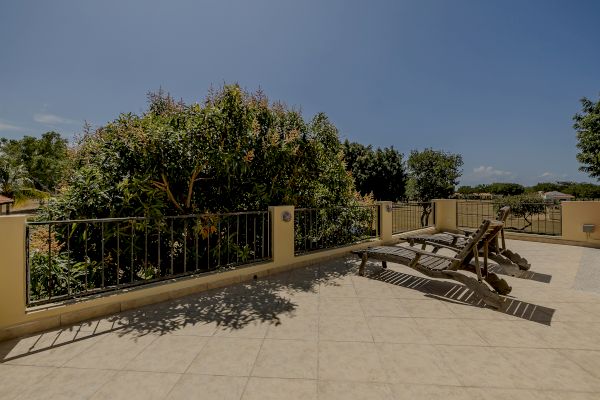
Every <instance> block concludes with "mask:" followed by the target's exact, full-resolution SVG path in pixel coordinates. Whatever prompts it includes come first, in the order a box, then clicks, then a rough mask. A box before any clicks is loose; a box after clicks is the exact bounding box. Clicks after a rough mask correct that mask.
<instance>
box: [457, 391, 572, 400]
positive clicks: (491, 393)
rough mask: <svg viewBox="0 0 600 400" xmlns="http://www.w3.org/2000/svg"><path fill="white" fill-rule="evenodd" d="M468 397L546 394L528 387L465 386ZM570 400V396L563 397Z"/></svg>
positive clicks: (488, 399) (534, 399)
mask: <svg viewBox="0 0 600 400" xmlns="http://www.w3.org/2000/svg"><path fill="white" fill-rule="evenodd" d="M465 391H466V392H467V393H468V395H469V396H470V398H472V399H473V400H506V399H515V400H544V399H547V397H546V394H545V393H543V392H540V391H539V390H530V389H503V388H466V389H465ZM564 399H565V400H567V399H568V400H571V397H565V398H564Z"/></svg>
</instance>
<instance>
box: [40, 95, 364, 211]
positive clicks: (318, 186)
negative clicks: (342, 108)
mask: <svg viewBox="0 0 600 400" xmlns="http://www.w3.org/2000/svg"><path fill="white" fill-rule="evenodd" d="M74 163H75V171H74V173H73V174H72V176H71V178H70V180H69V186H68V189H67V190H66V192H65V193H64V194H63V195H62V196H60V197H59V198H57V199H56V200H55V201H54V202H53V203H52V204H51V205H50V207H49V210H48V211H49V212H51V214H52V215H51V217H53V218H59V217H70V218H73V217H115V216H134V215H154V216H160V215H175V214H189V213H199V212H206V211H210V212H223V211H238V210H256V209H265V208H266V207H267V206H269V205H273V204H291V205H295V206H305V207H325V206H331V205H347V204H350V203H351V202H353V201H354V200H353V199H354V185H353V181H352V177H351V176H350V175H349V174H347V173H346V171H345V168H344V163H343V151H342V145H341V143H340V141H339V139H338V132H337V129H336V128H335V126H333V124H332V123H331V122H329V120H328V118H327V117H326V116H325V115H324V114H318V115H316V116H315V117H314V118H313V119H312V120H310V121H308V122H306V121H305V120H304V119H303V118H302V116H301V114H300V113H299V112H297V111H295V110H293V109H289V108H288V107H286V106H285V105H283V104H280V103H270V102H269V101H268V99H267V98H266V96H265V95H264V94H263V93H262V92H260V91H259V92H256V93H247V92H245V91H243V90H242V89H241V88H240V87H239V86H237V85H229V86H224V87H223V88H222V89H221V90H217V91H213V92H211V93H210V94H209V96H208V97H207V99H206V100H205V101H204V102H203V103H202V104H190V105H186V104H183V103H182V102H177V101H175V100H173V99H172V98H171V97H170V96H169V95H168V94H165V93H162V92H158V93H152V94H150V95H149V108H148V110H147V111H146V112H145V113H143V114H142V115H134V114H131V113H128V114H122V115H120V116H119V118H117V119H116V120H114V121H112V122H110V123H108V124H106V125H105V126H103V127H101V128H99V129H98V130H97V131H95V132H93V133H90V134H88V135H86V136H85V137H84V138H83V140H82V142H81V143H80V144H79V148H78V151H77V155H76V156H75V161H74Z"/></svg>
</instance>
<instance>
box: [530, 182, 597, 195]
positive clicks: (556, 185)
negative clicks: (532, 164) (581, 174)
mask: <svg viewBox="0 0 600 400" xmlns="http://www.w3.org/2000/svg"><path fill="white" fill-rule="evenodd" d="M551 191H557V192H562V193H566V194H570V195H573V196H575V197H576V198H579V199H598V198H600V185H595V184H593V183H585V182H581V183H579V182H542V183H538V184H536V185H533V186H531V187H528V188H527V192H533V193H536V192H551Z"/></svg>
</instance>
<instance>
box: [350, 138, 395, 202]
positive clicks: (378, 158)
mask: <svg viewBox="0 0 600 400" xmlns="http://www.w3.org/2000/svg"><path fill="white" fill-rule="evenodd" d="M343 147H344V159H345V161H346V168H347V169H348V171H350V172H351V173H352V176H353V177H354V181H355V184H356V190H358V191H359V192H360V194H361V195H363V196H365V195H368V194H371V193H372V194H373V196H374V197H375V198H376V199H377V200H392V201H399V200H400V199H403V198H404V196H405V185H406V173H405V170H404V163H403V160H402V154H401V153H399V152H398V151H397V150H396V149H394V148H393V147H389V148H388V147H386V148H384V149H377V150H373V148H372V147H371V146H364V145H361V144H359V143H351V142H349V141H348V140H346V141H345V142H344V146H343Z"/></svg>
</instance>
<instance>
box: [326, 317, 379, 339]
mask: <svg viewBox="0 0 600 400" xmlns="http://www.w3.org/2000/svg"><path fill="white" fill-rule="evenodd" d="M319 340H330V341H355V342H372V341H373V336H372V335H371V331H370V330H369V326H368V325H367V321H366V319H365V318H364V317H363V316H362V314H358V315H340V316H336V315H321V317H320V319H319Z"/></svg>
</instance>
